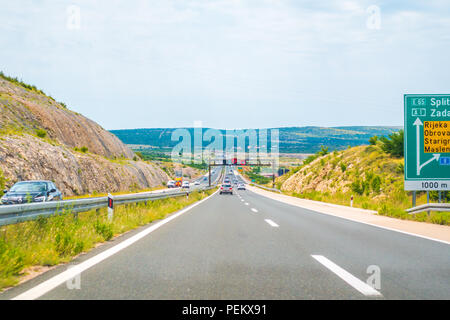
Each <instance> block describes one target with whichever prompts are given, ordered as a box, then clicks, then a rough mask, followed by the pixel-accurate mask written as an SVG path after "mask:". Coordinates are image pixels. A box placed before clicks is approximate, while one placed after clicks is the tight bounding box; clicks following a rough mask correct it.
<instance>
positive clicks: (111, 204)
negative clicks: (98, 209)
mask: <svg viewBox="0 0 450 320" xmlns="http://www.w3.org/2000/svg"><path fill="white" fill-rule="evenodd" d="M113 217H114V199H113V196H112V195H111V194H110V193H108V220H109V221H112V219H113Z"/></svg>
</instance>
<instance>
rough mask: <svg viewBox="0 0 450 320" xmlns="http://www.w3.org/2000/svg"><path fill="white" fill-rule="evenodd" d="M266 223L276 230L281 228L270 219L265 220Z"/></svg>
mask: <svg viewBox="0 0 450 320" xmlns="http://www.w3.org/2000/svg"><path fill="white" fill-rule="evenodd" d="M264 221H265V222H267V223H268V224H270V225H271V226H272V227H274V228H278V227H279V225H277V224H276V223H275V222H273V221H272V220H270V219H264Z"/></svg>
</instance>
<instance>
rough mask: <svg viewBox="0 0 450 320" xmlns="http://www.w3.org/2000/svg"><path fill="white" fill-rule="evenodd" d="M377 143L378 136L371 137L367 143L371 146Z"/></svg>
mask: <svg viewBox="0 0 450 320" xmlns="http://www.w3.org/2000/svg"><path fill="white" fill-rule="evenodd" d="M377 141H378V136H373V137H371V138H369V143H370V144H371V145H372V146H374V145H376V144H377Z"/></svg>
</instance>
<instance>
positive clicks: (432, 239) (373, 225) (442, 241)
mask: <svg viewBox="0 0 450 320" xmlns="http://www.w3.org/2000/svg"><path fill="white" fill-rule="evenodd" d="M251 192H253V193H255V194H257V195H259V196H261V197H265V198H268V199H271V200H274V201H278V202H281V203H284V204H287V205H290V206H294V207H297V208H303V209H306V210H309V211H313V212H315V213H319V214H326V215H328V216H332V217H336V218H341V219H345V220H349V221H353V222H358V223H362V224H365V225H368V226H372V227H376V228H380V229H384V230H389V231H394V232H398V233H403V234H406V235H408V236H413V237H417V238H422V239H426V240H431V241H436V242H440V243H444V244H448V245H450V242H449V241H445V240H441V239H436V238H430V237H427V236H423V235H420V234H417V233H411V232H408V231H403V230H398V229H394V228H389V227H384V226H379V225H377V224H373V223H369V222H364V221H359V220H355V219H352V218H347V217H342V216H336V215H334V214H331V213H326V212H320V211H317V210H314V209H309V208H305V207H302V206H300V205H296V204H292V203H287V202H285V201H283V200H281V199H275V198H271V197H268V196H266V195H263V194H259V193H256V192H254V191H251ZM284 196H286V197H289V196H287V195H285V194H284ZM292 198H294V197H292ZM294 199H295V198H294ZM324 204H327V202H324ZM388 218H389V217H388ZM392 219H395V218H392Z"/></svg>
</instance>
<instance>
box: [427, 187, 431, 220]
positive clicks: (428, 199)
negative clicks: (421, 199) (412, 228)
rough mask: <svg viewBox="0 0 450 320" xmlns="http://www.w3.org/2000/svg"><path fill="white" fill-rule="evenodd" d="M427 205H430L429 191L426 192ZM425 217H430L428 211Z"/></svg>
mask: <svg viewBox="0 0 450 320" xmlns="http://www.w3.org/2000/svg"><path fill="white" fill-rule="evenodd" d="M427 203H430V191H427ZM427 215H428V216H429V215H430V211H427Z"/></svg>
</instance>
